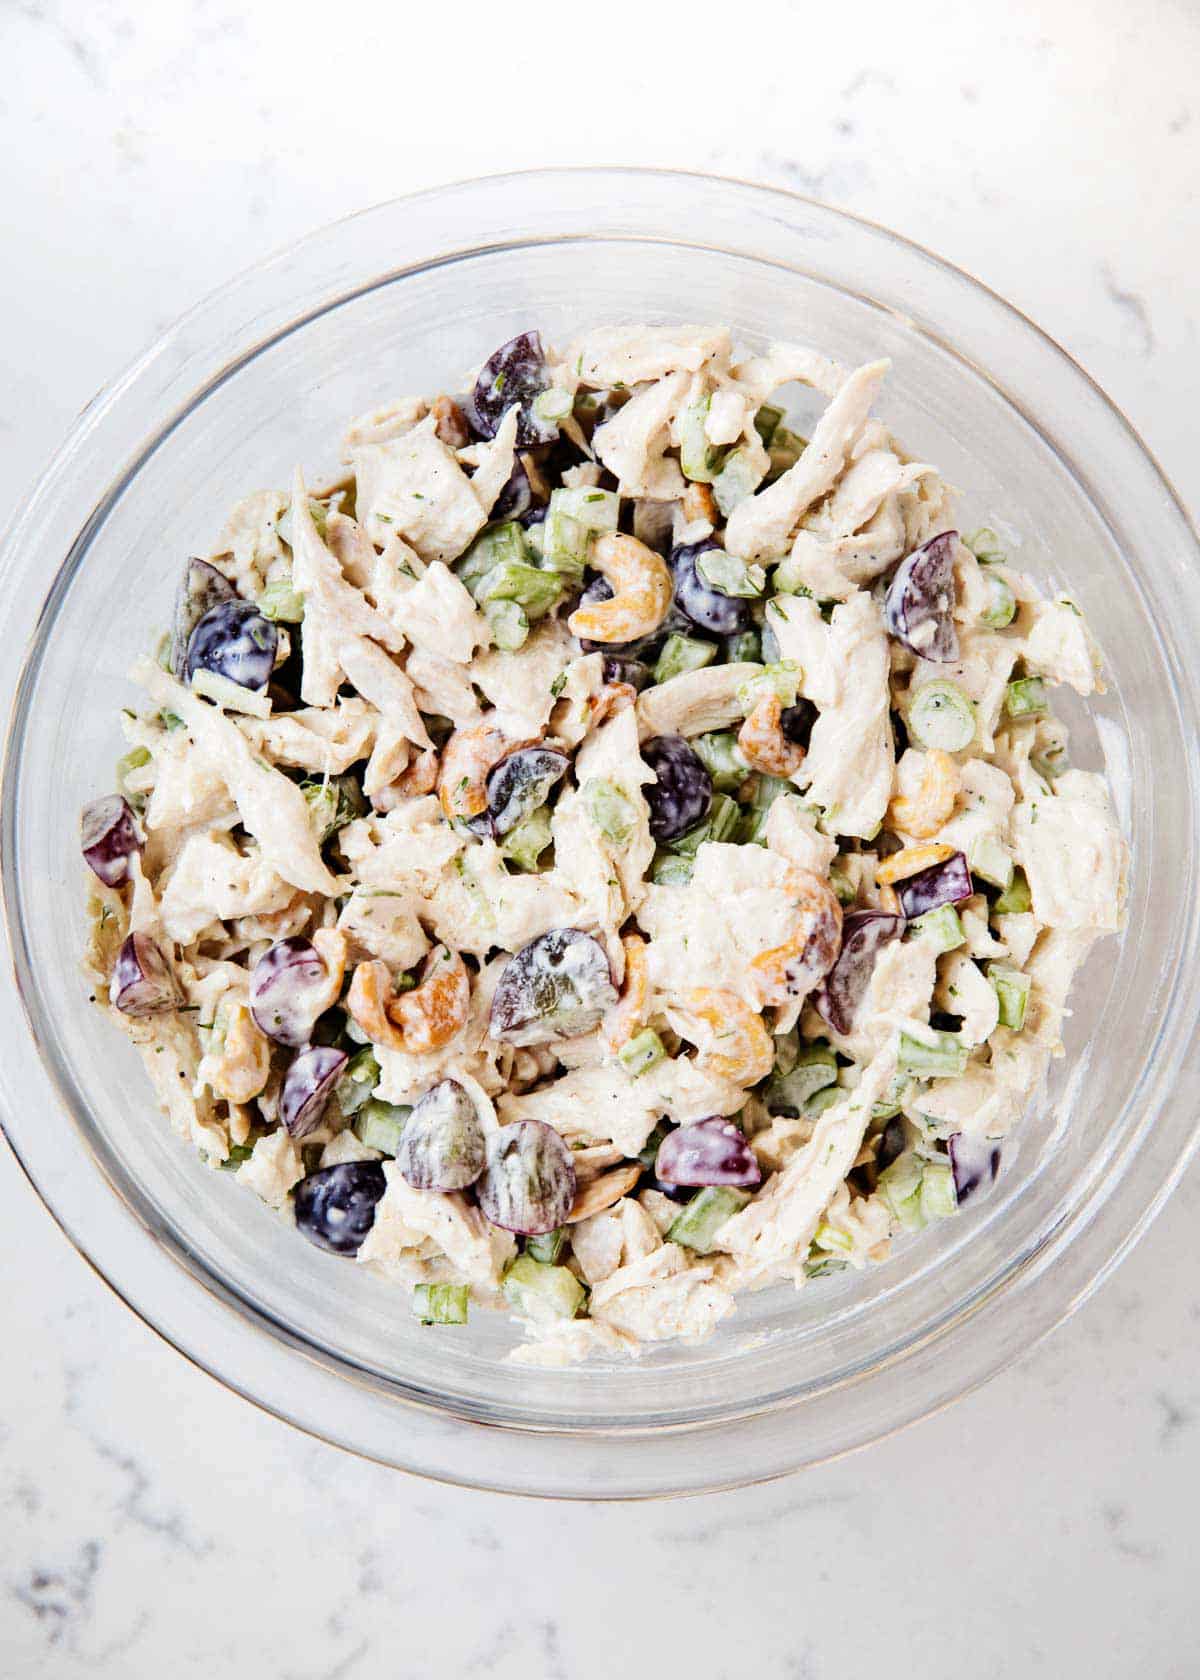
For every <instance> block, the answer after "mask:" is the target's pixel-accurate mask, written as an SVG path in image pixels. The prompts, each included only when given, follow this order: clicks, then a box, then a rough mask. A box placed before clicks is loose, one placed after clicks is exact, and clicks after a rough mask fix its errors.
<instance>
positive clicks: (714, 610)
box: [671, 537, 754, 636]
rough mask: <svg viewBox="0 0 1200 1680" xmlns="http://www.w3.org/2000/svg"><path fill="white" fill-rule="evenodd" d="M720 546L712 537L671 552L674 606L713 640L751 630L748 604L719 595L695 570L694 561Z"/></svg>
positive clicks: (752, 618) (751, 622)
mask: <svg viewBox="0 0 1200 1680" xmlns="http://www.w3.org/2000/svg"><path fill="white" fill-rule="evenodd" d="M720 546H721V545H720V543H719V542H717V541H716V540H715V539H714V538H713V537H706V538H705V540H704V541H703V542H698V543H687V544H685V545H683V546H682V547H679V548H675V549H672V551H671V570H672V572H673V573H674V574H675V603H676V605H677V606H678V607H679V609H680V611H681V612H682V613H683V615H684V617H685V618H686V619H687V620H688V621H689V622H690V623H691V624H695V625H698V626H699V628H700V629H701V630H708V631H710V632H711V633H712V634H713V635H714V636H737V635H740V634H741V633H742V632H743V631H744V630H752V629H753V628H754V614H753V611H752V610H751V603H750V602H749V601H748V600H744V599H743V598H742V597H741V596H739V595H722V593H721V591H720V590H719V589H714V588H713V587H712V585H711V584H708V583H705V581H704V579H703V578H702V577H701V576H700V573H699V572H698V571H697V569H696V561H697V560H698V559H699V557H700V556H701V555H702V554H704V553H706V552H707V550H708V549H710V548H720Z"/></svg>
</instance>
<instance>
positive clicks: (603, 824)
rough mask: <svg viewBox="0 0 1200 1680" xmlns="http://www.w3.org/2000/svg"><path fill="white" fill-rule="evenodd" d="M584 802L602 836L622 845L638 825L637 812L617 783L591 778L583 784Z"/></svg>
mask: <svg viewBox="0 0 1200 1680" xmlns="http://www.w3.org/2000/svg"><path fill="white" fill-rule="evenodd" d="M582 791H583V802H584V804H585V806H586V807H587V814H588V816H589V817H591V819H592V821H593V822H594V823H595V825H596V827H597V828H598V829H599V830H600V832H601V834H603V835H604V836H605V838H606V839H608V840H613V841H615V842H616V843H617V845H620V844H621V843H622V841H625V840H628V838H629V836H630V835H631V834H632V833H633V831H634V828H635V827H636V825H637V811H636V810H635V808H634V806H633V804H632V802H631V801H630V800H628V799H627V798H626V797H625V795H624V794H623V793H622V792H621V790H620V788H619V787H617V786H616V784H615V783H613V782H609V781H605V780H604V778H603V777H602V776H590V777H589V778H588V780H587V781H586V782H584V784H583V789H582Z"/></svg>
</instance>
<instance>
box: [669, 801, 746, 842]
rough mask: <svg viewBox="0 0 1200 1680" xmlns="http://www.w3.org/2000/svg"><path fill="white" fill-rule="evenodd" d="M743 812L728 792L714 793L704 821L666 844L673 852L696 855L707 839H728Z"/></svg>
mask: <svg viewBox="0 0 1200 1680" xmlns="http://www.w3.org/2000/svg"><path fill="white" fill-rule="evenodd" d="M741 814H742V812H741V806H740V805H738V804H737V803H736V801H734V800H732V799H730V798H729V796H728V794H724V793H714V794H713V802H712V804H711V805H710V806H709V808H708V815H707V816H706V817H705V819H704V821H703V822H699V823H697V824H696V826H695V828H689V829H688V831H687V833H686V834H681V835H680V836H679V837H678V839H676V840H668V841H666V842H664V844H665V845H666V846H668V847H669V848H670V850H671V851H673V852H679V853H681V854H682V855H683V856H685V857H695V855H696V853H697V851H698V850H699V848H700V847H701V846H702V845H703V844H704V842H705V841H706V840H728V839H729V837H730V836H731V835H732V834H733V832H734V830H735V829H736V828H737V825H738V822H739V820H740V818H741Z"/></svg>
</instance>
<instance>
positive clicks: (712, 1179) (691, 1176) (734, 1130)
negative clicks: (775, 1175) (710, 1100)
mask: <svg viewBox="0 0 1200 1680" xmlns="http://www.w3.org/2000/svg"><path fill="white" fill-rule="evenodd" d="M654 1171H655V1173H656V1174H657V1176H658V1177H659V1178H660V1179H661V1180H662V1181H663V1183H664V1184H678V1185H687V1186H689V1187H691V1188H696V1187H698V1186H701V1185H706V1184H733V1185H737V1186H739V1187H741V1188H743V1189H745V1188H749V1187H750V1186H751V1185H754V1184H761V1183H762V1168H761V1167H760V1166H759V1164H758V1162H757V1161H756V1160H755V1158H754V1151H753V1150H752V1149H751V1148H750V1145H749V1144H748V1143H747V1142H746V1138H745V1135H744V1133H743V1132H742V1131H741V1130H740V1128H739V1127H737V1126H735V1125H734V1123H733V1121H732V1120H726V1119H725V1118H724V1116H722V1115H720V1114H714V1115H713V1116H712V1117H711V1118H710V1119H708V1120H696V1121H693V1123H692V1124H691V1125H690V1126H680V1127H678V1128H677V1130H675V1131H673V1132H668V1134H667V1136H666V1137H665V1138H664V1139H663V1141H662V1143H661V1144H660V1145H659V1149H658V1157H657V1159H656V1160H655V1163H654Z"/></svg>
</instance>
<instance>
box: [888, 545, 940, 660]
mask: <svg viewBox="0 0 1200 1680" xmlns="http://www.w3.org/2000/svg"><path fill="white" fill-rule="evenodd" d="M957 544H958V532H957V531H943V532H941V533H940V535H938V536H936V537H930V539H929V541H928V542H927V543H922V545H921V547H920V548H917V549H914V550H913V552H912V553H911V554H910V555H909V556H908V558H907V560H903V561H901V563H900V567H899V569H898V570H897V572H896V575H895V577H894V578H893V579H892V582H891V587H890V588H889V589H888V592H887V601H886V603H885V606H884V614H885V617H886V619H887V627H888V629H889V630H890V632H891V633H892V635H893V636H895V638H896V640H897V641H900V642H903V643H904V645H905V647H906V648H909V649H910V650H911V651H912V652H913V653H915V654H916V655H917V656H918V658H920V659H931V660H934V661H936V662H937V663H938V664H939V665H946V664H953V663H954V662H955V660H957V658H958V631H957V630H956V629H955V628H954V550H955V548H956V546H957Z"/></svg>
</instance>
